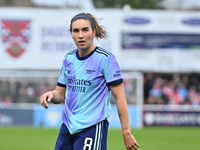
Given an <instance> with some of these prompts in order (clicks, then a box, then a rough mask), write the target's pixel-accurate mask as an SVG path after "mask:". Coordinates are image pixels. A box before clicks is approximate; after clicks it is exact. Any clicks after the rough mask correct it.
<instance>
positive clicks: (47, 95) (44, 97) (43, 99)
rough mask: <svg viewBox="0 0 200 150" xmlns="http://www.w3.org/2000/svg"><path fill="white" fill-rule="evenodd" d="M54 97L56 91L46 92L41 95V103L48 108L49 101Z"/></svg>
mask: <svg viewBox="0 0 200 150" xmlns="http://www.w3.org/2000/svg"><path fill="white" fill-rule="evenodd" d="M53 97H54V93H53V92H52V91H49V92H46V93H44V94H43V95H42V96H41V97H40V103H41V105H42V106H43V107H44V108H45V109H48V108H49V106H48V104H47V102H50V101H51V99H52V98H53Z"/></svg>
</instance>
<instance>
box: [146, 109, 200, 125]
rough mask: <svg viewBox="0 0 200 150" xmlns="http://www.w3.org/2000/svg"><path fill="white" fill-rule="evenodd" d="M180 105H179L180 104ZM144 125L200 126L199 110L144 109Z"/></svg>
mask: <svg viewBox="0 0 200 150" xmlns="http://www.w3.org/2000/svg"><path fill="white" fill-rule="evenodd" d="M180 107H181V106H180ZM143 125H144V126H200V110H191V109H189V110H185V109H178V110H173V109H167V110H156V108H155V109H154V110H153V109H152V110H144V112H143Z"/></svg>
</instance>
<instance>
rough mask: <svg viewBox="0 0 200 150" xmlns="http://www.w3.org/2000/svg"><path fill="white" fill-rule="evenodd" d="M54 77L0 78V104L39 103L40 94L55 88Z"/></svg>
mask: <svg viewBox="0 0 200 150" xmlns="http://www.w3.org/2000/svg"><path fill="white" fill-rule="evenodd" d="M56 83H57V79H56V78H0V106H8V105H10V104H11V103H39V101H40V96H41V95H42V94H43V93H44V92H46V91H49V90H52V89H55V86H56Z"/></svg>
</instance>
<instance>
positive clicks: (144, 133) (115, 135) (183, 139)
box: [0, 127, 200, 150]
mask: <svg viewBox="0 0 200 150" xmlns="http://www.w3.org/2000/svg"><path fill="white" fill-rule="evenodd" d="M58 132H59V129H43V128H31V127H30V128H29V127H18V128H17V127H15V128H13V127H7V128H5V127H1V128H0V150H36V149H37V150H53V149H54V145H55V141H56V138H57V135H58ZM131 132H132V134H133V135H134V136H135V138H136V139H137V142H138V143H139V144H140V150H200V128H198V127H190V128H189V127H173V128H172V127H144V128H142V129H132V130H131ZM108 150H125V146H124V143H123V138H122V133H121V130H114V129H109V131H108Z"/></svg>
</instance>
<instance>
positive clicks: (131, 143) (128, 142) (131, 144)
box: [123, 133, 140, 150]
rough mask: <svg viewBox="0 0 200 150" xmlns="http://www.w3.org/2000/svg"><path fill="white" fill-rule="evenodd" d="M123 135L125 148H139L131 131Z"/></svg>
mask: <svg viewBox="0 0 200 150" xmlns="http://www.w3.org/2000/svg"><path fill="white" fill-rule="evenodd" d="M123 137H124V143H125V146H126V149H127V150H138V149H139V147H140V146H139V144H138V143H137V141H136V140H135V138H134V136H133V135H132V134H131V133H129V134H126V135H124V136H123Z"/></svg>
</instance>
